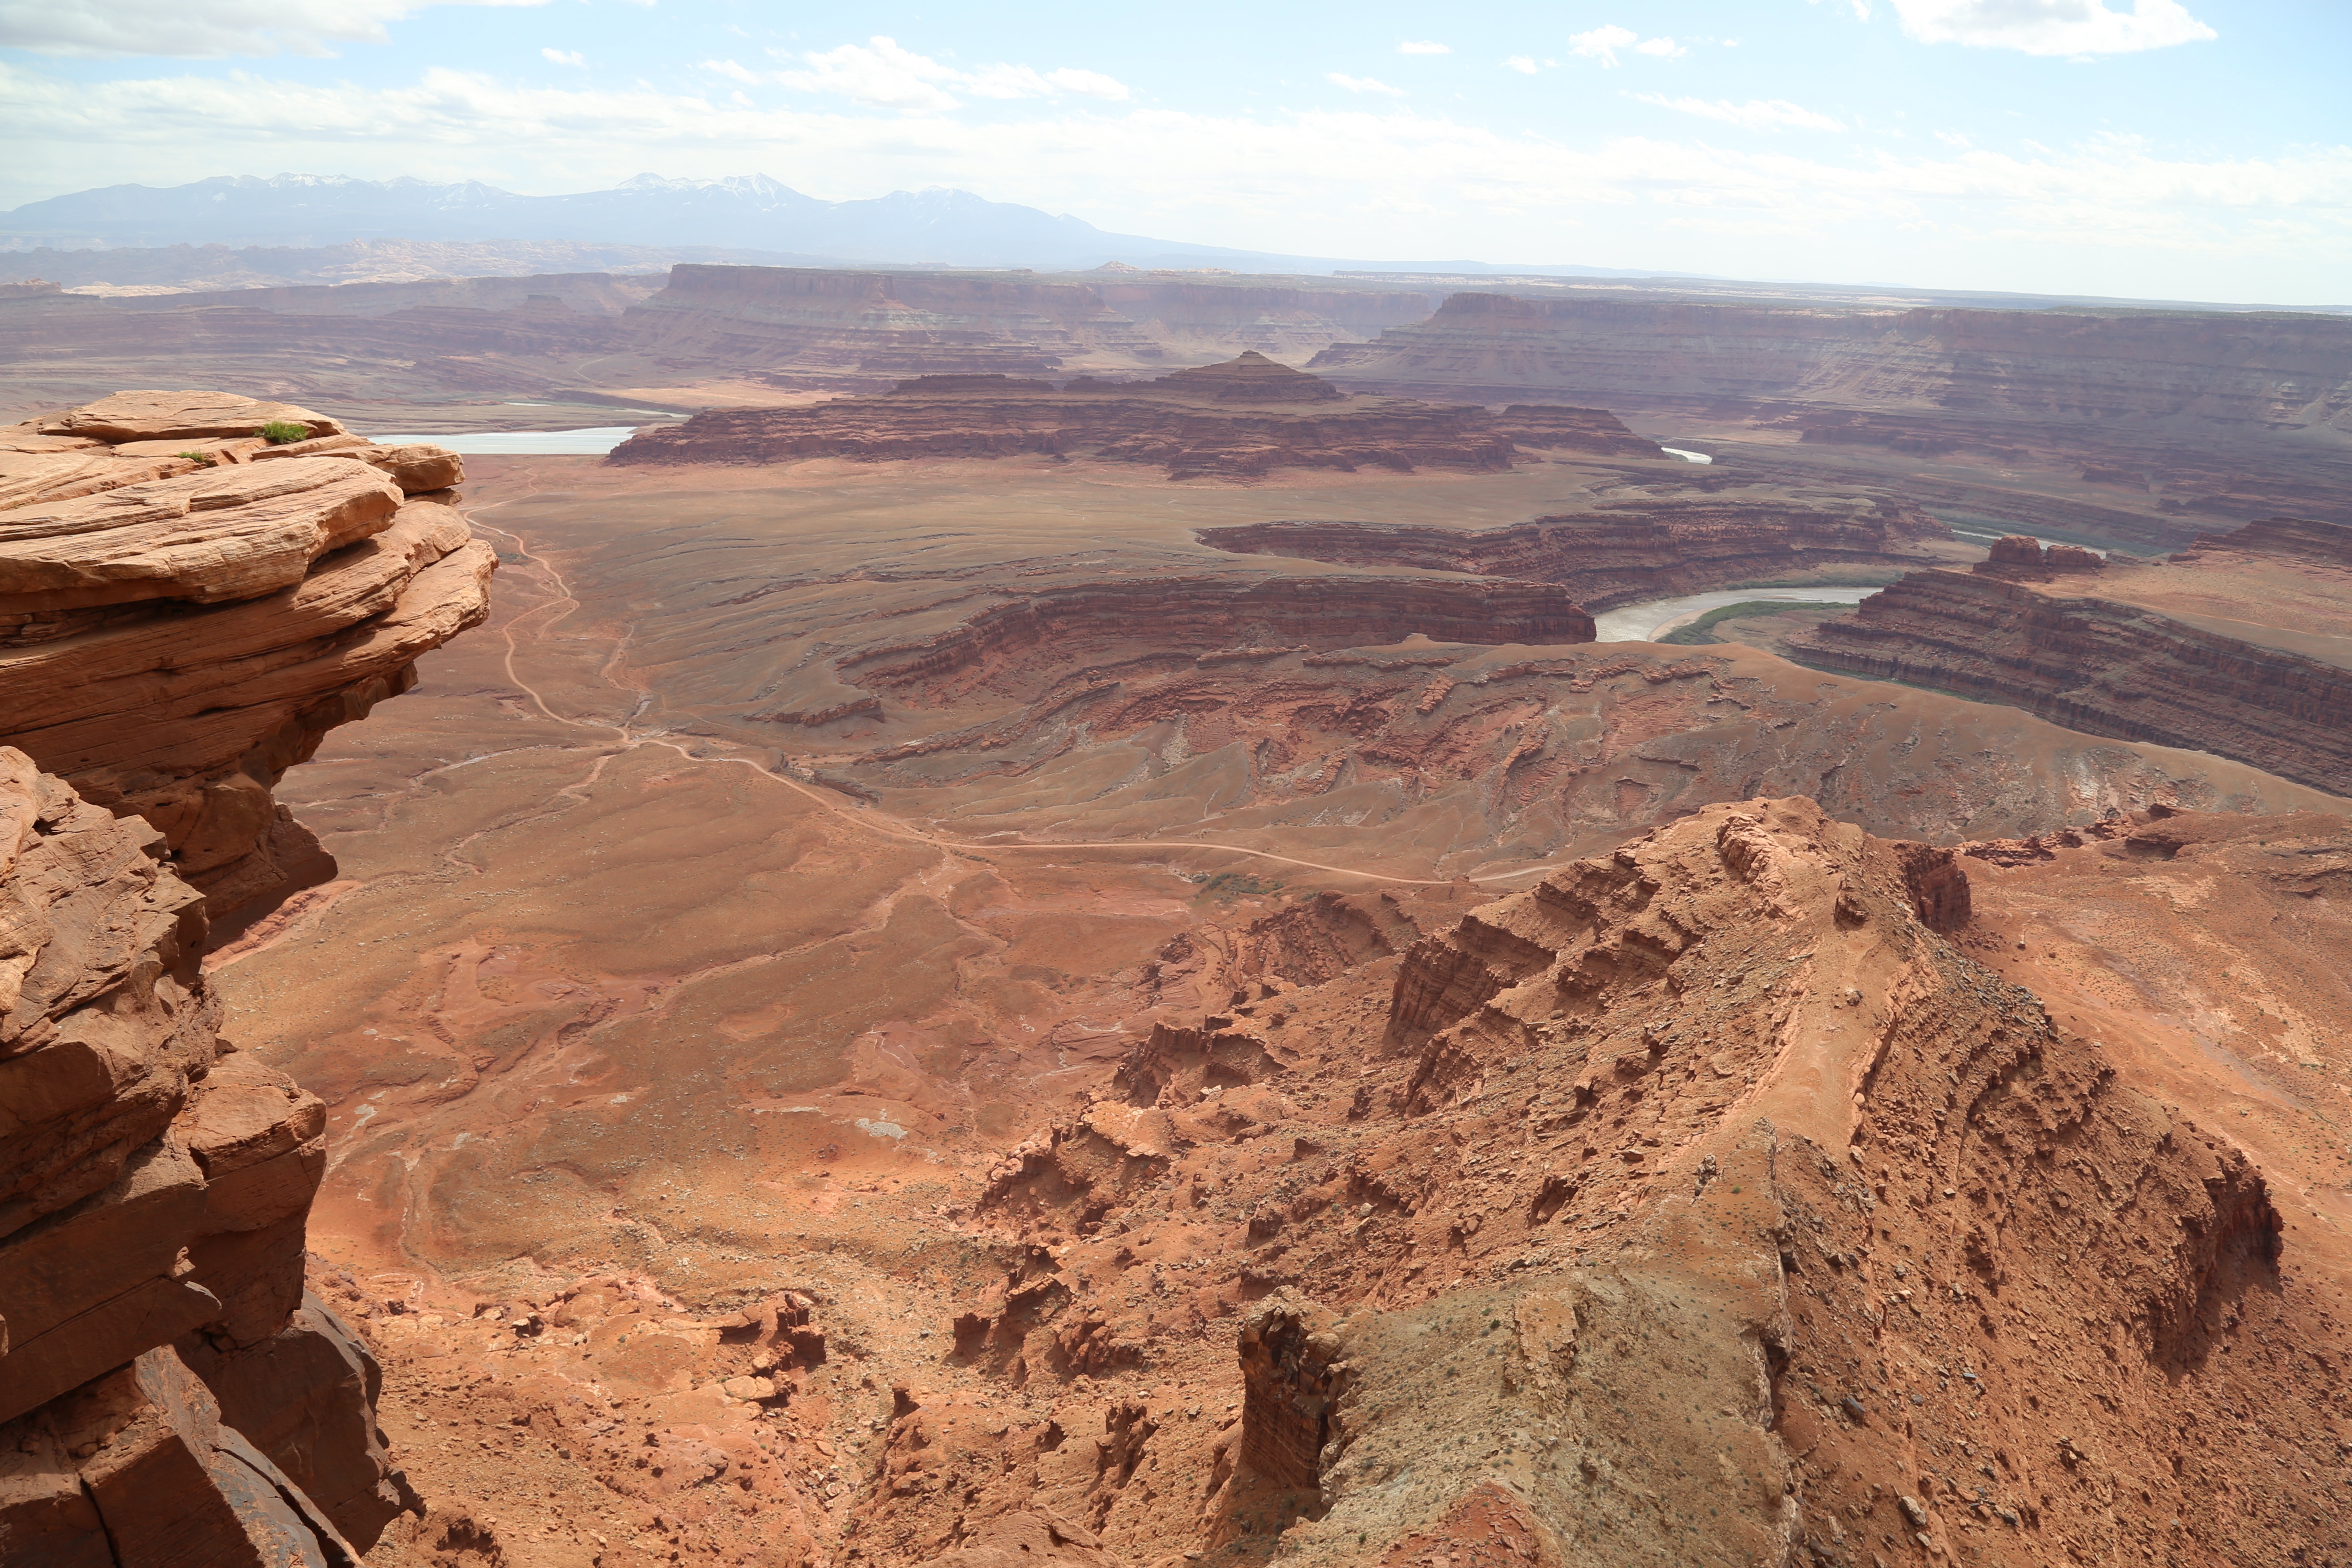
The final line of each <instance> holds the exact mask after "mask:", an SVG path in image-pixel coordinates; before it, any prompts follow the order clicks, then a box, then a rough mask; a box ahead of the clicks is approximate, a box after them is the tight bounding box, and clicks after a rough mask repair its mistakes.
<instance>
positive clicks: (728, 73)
mask: <svg viewBox="0 0 2352 1568" xmlns="http://www.w3.org/2000/svg"><path fill="white" fill-rule="evenodd" d="M702 68H703V69H704V70H707V71H715V72H717V73H718V74H719V75H720V76H723V77H725V78H726V79H728V80H730V81H740V82H741V83H742V84H743V85H744V86H746V87H750V86H752V85H753V84H755V83H757V82H759V81H761V80H762V78H761V75H760V73H759V72H757V71H755V70H750V69H747V68H744V67H743V66H742V65H740V64H739V63H737V62H736V61H734V60H705V61H703V62H702Z"/></svg>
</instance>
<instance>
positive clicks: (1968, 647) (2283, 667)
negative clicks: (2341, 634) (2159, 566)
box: [1790, 572, 2352, 795]
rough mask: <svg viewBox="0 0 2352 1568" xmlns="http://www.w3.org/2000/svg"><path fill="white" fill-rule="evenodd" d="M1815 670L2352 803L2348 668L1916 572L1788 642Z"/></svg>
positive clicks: (2137, 610)
mask: <svg viewBox="0 0 2352 1568" xmlns="http://www.w3.org/2000/svg"><path fill="white" fill-rule="evenodd" d="M1790 646H1791V657H1793V658H1800V659H1801V660H1803V661H1804V662H1805V663H1807V664H1811V665H1815V666H1818V667H1820V668H1825V669H1836V670H1843V671H1846V672H1848V673H1850V674H1855V675H1867V676H1871V677H1874V678H1875V679H1882V680H1901V681H1906V682H1909V683H1911V684H1914V685H1918V686H1928V687H1934V688H1937V689H1940V690H1945V691H1956V692H1958V693H1960V694H1962V695H1964V696H1969V697H1979V698H1983V699H1985V700H1990V701H1994V702H2008V703H2012V704H2014V705H2016V706H2017V707H2020V708H2023V709H2025V710H2027V711H2029V712H2032V713H2036V714H2039V715H2041V716H2042V718H2045V719H2049V720H2052V721H2055V722H2057V723H2061V724H2063V725H2066V726H2067V727H2068V728H2070V729H2074V730H2081V731H2085V732H2087V733H2089V734H2094V735H2112V736H2115V737H2116V738H2118V739H2122V740H2128V741H2153V742H2158V743H2159V744H2162V745H2168V746H2184V747H2187V748H2189V749H2190V750H2192V751H2200V752H2218V753H2220V754H2221V755H2222V756H2225V757H2235V758H2237V759H2238V760H2240V761H2241V762H2248V763H2253V764H2254V765H2255V766H2257V767H2260V768H2264V769H2267V770H2269V771H2270V772H2272V773H2277V774H2278V775H2279V776H2281V777H2282V778H2289V779H2293V780H2294V781H2295V782H2297V783H2299V784H2311V785H2313V786H2315V787H2316V788H2319V789H2324V790H2327V791H2330V792H2331V793H2334V794H2336V795H2347V794H2352V669H2345V668H2339V667H2337V666H2335V665H2330V664H2322V663H2320V662H2318V661H2317V660H2315V659H2309V658H2299V657H2297V656H2296V655H2294V654H2291V653H2286V652H2283V651H2280V650H2278V649H2273V648H2268V647H2258V646H2256V645H2254V644H2252V643H2247V642H2240V641H2237V640H2236V639H2234V638H2231V637H2222V636H2220V635H2218V634H2216V633H2213V632H2209V631H2205V630H2201V629H2200V628H2198V627H2194V626H2185V625H2183V624H2181V623H2180V622H2179V621H2175V620H2170V619H2168V618H2167V617H2165V616H2159V615H2157V614H2155V613H2153V612H2151V611H2148V610H2146V609H2143V608H2141V607H2139V606H2137V605H2126V604H2119V603H2116V602H2114V601H2110V600H2105V599H2097V598H2077V597H2059V596H2057V595H2051V594H2041V593H2036V592H2035V591H2034V589H2033V588H2032V585H2031V584H2026V583H2022V582H2013V581H2004V580H2002V579H2001V578H2000V577H1994V576H1987V575H1981V574H1963V573H1958V572H1919V573H1914V574H1912V575H1910V576H1908V577H1906V578H1904V579H1903V580H1902V581H1901V582H1899V583H1896V584H1893V585H1892V586H1890V587H1887V588H1885V589H1884V590H1882V591H1881V592H1879V593H1877V594H1874V595H1872V596H1871V597H1869V598H1867V599H1865V600H1864V601H1863V602H1862V603H1861V605H1858V606H1856V608H1855V611H1854V613H1853V615H1851V616H1842V617H1840V618H1838V619H1836V620H1833V621H1824V622H1822V624H1821V625H1820V626H1816V627H1814V628H1813V629H1812V630H1811V631H1810V632H1808V633H1806V634H1804V635H1802V636H1801V637H1797V638H1795V639H1793V640H1792V643H1791V645H1790Z"/></svg>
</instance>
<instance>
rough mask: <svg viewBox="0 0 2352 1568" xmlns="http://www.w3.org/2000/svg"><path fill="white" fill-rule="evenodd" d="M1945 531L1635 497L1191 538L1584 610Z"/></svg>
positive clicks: (1919, 514)
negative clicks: (1555, 510)
mask: <svg viewBox="0 0 2352 1568" xmlns="http://www.w3.org/2000/svg"><path fill="white" fill-rule="evenodd" d="M1950 537H1951V531H1950V530H1948V529H1947V528H1946V527H1945V526H1944V525H1943V524H1942V523H1940V522H1938V521H1936V520H1935V519H1934V518H1932V517H1930V516H1929V515H1927V513H1926V512H1924V511H1922V510H1919V509H1918V508H1916V507H1913V506H1909V505H1906V504H1904V503H1902V502H1899V501H1891V500H1881V501H1878V502H1876V503H1874V504H1873V503H1870V502H1859V503H1854V502H1849V503H1846V504H1844V505H1824V506H1805V505H1801V504H1786V503H1784V504H1773V503H1766V502H1753V501H1701V502H1688V503H1674V504H1668V505H1655V504H1650V503H1640V504H1639V509H1638V510H1636V508H1635V507H1634V506H1630V505H1629V506H1623V507H1612V508H1611V509H1609V510H1601V511H1597V512H1591V513H1586V514H1583V515H1576V516H1559V517H1539V518H1537V519H1535V520H1534V521H1529V522H1520V523H1513V524H1511V525H1510V526H1509V527H1507V528H1490V529H1453V528H1416V527H1398V526H1394V525H1388V524H1381V523H1370V522H1304V521H1302V522H1259V523H1247V524H1244V525H1241V526H1238V527H1233V528H1207V529H1202V531H1201V532H1200V535H1199V538H1200V540H1201V542H1202V543H1203V544H1211V545H1214V546H1215V547H1216V548H1218V549H1220V550H1230V551H1233V552H1235V553H1237V554H1244V555H1283V556H1288V557H1291V558H1292V559H1294V560H1303V561H1329V562H1335V563H1347V564H1349V565H1357V566H1412V567H1418V568H1421V569H1422V570H1423V571H1438V572H1467V573H1471V574H1475V575H1478V576H1482V577H1504V578H1509V579H1512V580H1514V581H1517V582H1527V583H1558V584H1560V585H1561V586H1563V587H1565V588H1566V589H1567V590H1568V591H1569V592H1570V594H1572V595H1575V597H1576V600H1577V602H1578V603H1579V604H1581V605H1584V606H1585V607H1586V608H1587V609H1592V610H1605V609H1609V608H1611V607H1612V606H1614V605H1627V604H1633V603H1635V602H1637V601H1639V600H1643V599H1653V598H1660V597H1664V596H1668V595H1675V594H1688V593H1694V592H1697V591H1699V590H1702V589H1706V588H1716V587H1721V586H1723V585H1724V584H1731V583H1753V582H1759V581H1770V580H1771V579H1773V578H1775V577H1781V576H1787V575H1789V574H1800V573H1805V572H1811V571H1816V570H1818V569H1820V568H1822V567H1823V566H1833V565H1845V564H1853V565H1870V566H1886V565H1907V564H1912V563H1917V562H1920V561H1922V560H1924V559H1927V552H1926V551H1925V550H1924V549H1922V548H1921V547H1922V546H1923V545H1925V544H1927V543H1928V542H1931V541H1937V540H1945V539H1949V538H1950ZM2029 542H2031V541H2029Z"/></svg>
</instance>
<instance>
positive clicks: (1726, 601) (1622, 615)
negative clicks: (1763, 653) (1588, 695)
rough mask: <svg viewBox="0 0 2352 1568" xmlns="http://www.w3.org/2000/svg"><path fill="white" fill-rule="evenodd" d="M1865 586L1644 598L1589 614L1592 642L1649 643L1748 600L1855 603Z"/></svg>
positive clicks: (1866, 593)
mask: <svg viewBox="0 0 2352 1568" xmlns="http://www.w3.org/2000/svg"><path fill="white" fill-rule="evenodd" d="M1877 592H1878V589H1877V588H1876V587H1869V588H1727V589H1723V590H1721V591H1720V592H1717V593H1713V594H1685V595H1683V596H1682V597H1681V598H1679V599H1647V600H1644V601H1643V602H1642V603H1641V604H1638V605H1623V606H1622V607H1620V608H1618V609H1614V610H1604V611H1602V612H1601V614H1600V615H1597V616H1593V617H1592V625H1593V638H1592V640H1593V641H1595V642H1649V641H1652V640H1653V639H1654V638H1657V637H1663V636H1664V635H1665V634H1666V633H1668V632H1670V631H1672V630H1674V629H1675V627H1676V626H1680V625H1682V624H1683V623H1684V622H1685V621H1687V620H1690V619H1692V618H1693V617H1695V616H1699V615H1702V614H1704V613H1705V612H1706V611H1708V610H1712V609H1715V608H1717V606H1719V605H1744V604H1746V603H1748V601H1749V600H1751V599H1770V600H1786V601H1787V602H1789V603H1790V604H1792V605H1859V604H1861V603H1862V602H1863V601H1864V599H1867V598H1868V597H1870V596H1871V595H1873V594H1875V593H1877Z"/></svg>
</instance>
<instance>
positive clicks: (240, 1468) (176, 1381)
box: [0, 746, 416, 1568]
mask: <svg viewBox="0 0 2352 1568" xmlns="http://www.w3.org/2000/svg"><path fill="white" fill-rule="evenodd" d="M168 860H169V853H168V850H167V848H166V846H165V842H164V837H163V834H162V833H160V832H158V831H157V830H156V829H155V828H153V827H152V826H149V825H148V824H147V823H145V822H144V821H142V820H141V819H140V818H139V817H137V816H124V817H118V816H115V815H114V814H113V813H111V812H109V811H107V810H105V809H103V808H101V807H100V806H97V805H92V804H90V803H89V802H88V801H85V800H83V799H82V798H80V797H79V795H76V794H75V792H74V791H73V789H72V788H71V787H70V786H69V785H68V784H66V783H65V782H64V781H63V780H61V779H58V778H57V777H55V776H53V775H50V774H47V773H42V772H40V771H39V770H38V769H37V767H36V766H35V765H34V763H33V761H32V759H31V758H29V757H27V756H26V754H25V753H24V752H21V751H17V750H16V749H15V748H13V747H5V746H0V1132H5V1137H4V1138H0V1149H5V1155H0V1320H5V1333H6V1341H5V1353H0V1559H5V1561H7V1562H9V1563H25V1564H28V1565H29V1564H75V1565H79V1564H89V1565H91V1568H99V1565H104V1568H143V1565H145V1564H150V1563H166V1562H174V1563H176V1562H204V1563H275V1564H287V1565H289V1568H290V1565H293V1564H304V1565H316V1568H327V1565H328V1564H335V1565H338V1568H346V1565H348V1564H351V1563H354V1562H355V1561H356V1558H357V1554H358V1553H359V1552H363V1551H365V1550H366V1549H367V1548H368V1547H369V1546H371V1545H373V1543H374V1542H375V1539H376V1537H377V1535H378V1534H379V1533H380V1532H381V1531H382V1530H383V1527H384V1525H385V1524H386V1523H387V1522H388V1521H390V1520H391V1519H392V1518H393V1517H394V1515H395V1514H397V1513H398V1512H399V1511H400V1510H402V1509H403V1508H404V1507H411V1506H414V1505H415V1501H416V1500H415V1496H414V1494H413V1493H412V1492H410V1491H409V1490H408V1489H407V1483H406V1482H405V1481H404V1479H402V1477H401V1475H400V1474H399V1472H398V1471H397V1470H396V1469H394V1468H393V1466H392V1463H391V1460H390V1458H389V1457H388V1455H387V1454H386V1453H385V1451H384V1447H383V1442H382V1440H381V1437H380V1436H379V1434H378V1433H377V1431H376V1426H375V1417H374V1409H373V1402H374V1395H375V1389H376V1384H377V1383H378V1382H379V1380H380V1378H381V1373H379V1371H378V1370H377V1368H376V1366H375V1363H374V1361H373V1358H372V1356H371V1355H370V1354H369V1352H368V1351H367V1350H366V1348H365V1347H364V1346H363V1345H362V1343H361V1342H359V1341H358V1340H357V1339H356V1338H355V1337H354V1336H353V1335H352V1332H351V1331H350V1330H348V1329H347V1328H346V1327H344V1325H343V1324H342V1322H341V1321H340V1320H339V1319H338V1318H337V1317H336V1316H335V1314H334V1313H333V1312H332V1311H331V1310H329V1309H328V1307H327V1306H326V1305H325V1303H324V1302H322V1301H320V1300H318V1299H317V1298H316V1297H314V1296H310V1295H309V1294H307V1293H306V1291H305V1289H304V1283H303V1262H304V1247H303V1243H304V1237H305V1229H306V1225H307V1221H308V1218H309V1214H310V1199H311V1195H312V1194H313V1193H315V1192H316V1190H317V1188H318V1185H319V1181H320V1177H321V1175H322V1174H323V1173H325V1170H326V1163H327V1162H326V1142H325V1137H324V1132H325V1108H324V1107H323V1106H322V1105H320V1102H319V1100H317V1099H316V1098H315V1097H314V1096H312V1095H310V1094H307V1093H305V1092H304V1091H303V1090H301V1089H299V1088H297V1087H296V1086H295V1085H294V1083H293V1082H292V1081H291V1080H290V1079H287V1078H286V1077H285V1076H284V1075H283V1074H281V1073H278V1072H276V1071H273V1070H272V1069H270V1068H267V1067H264V1066H262V1065H261V1064H260V1063H258V1062H257V1061H256V1060H254V1059H253V1058H251V1057H249V1056H246V1055H244V1054H241V1053H238V1052H236V1048H235V1047H233V1046H231V1045H230V1044H229V1043H228V1042H226V1041H225V1040H222V1039H221V1038H219V1037H218V1032H217V1031H218V1026H219V1022H220V1004H219V1001H218V1000H217V998H216V997H215V994H214V993H213V992H212V990H211V989H210V987H209V986H208V985H207V984H206V982H205V976H204V973H203V968H202V963H201V954H202V952H203V950H204V947H205V937H206V922H205V898H204V895H203V894H201V893H199V892H198V891H197V890H196V889H194V888H192V887H190V886H189V885H188V884H187V883H185V882H184V881H182V880H181V879H179V878H178V877H176V876H174V875H173V872H172V870H171V868H170V866H169V864H168Z"/></svg>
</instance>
